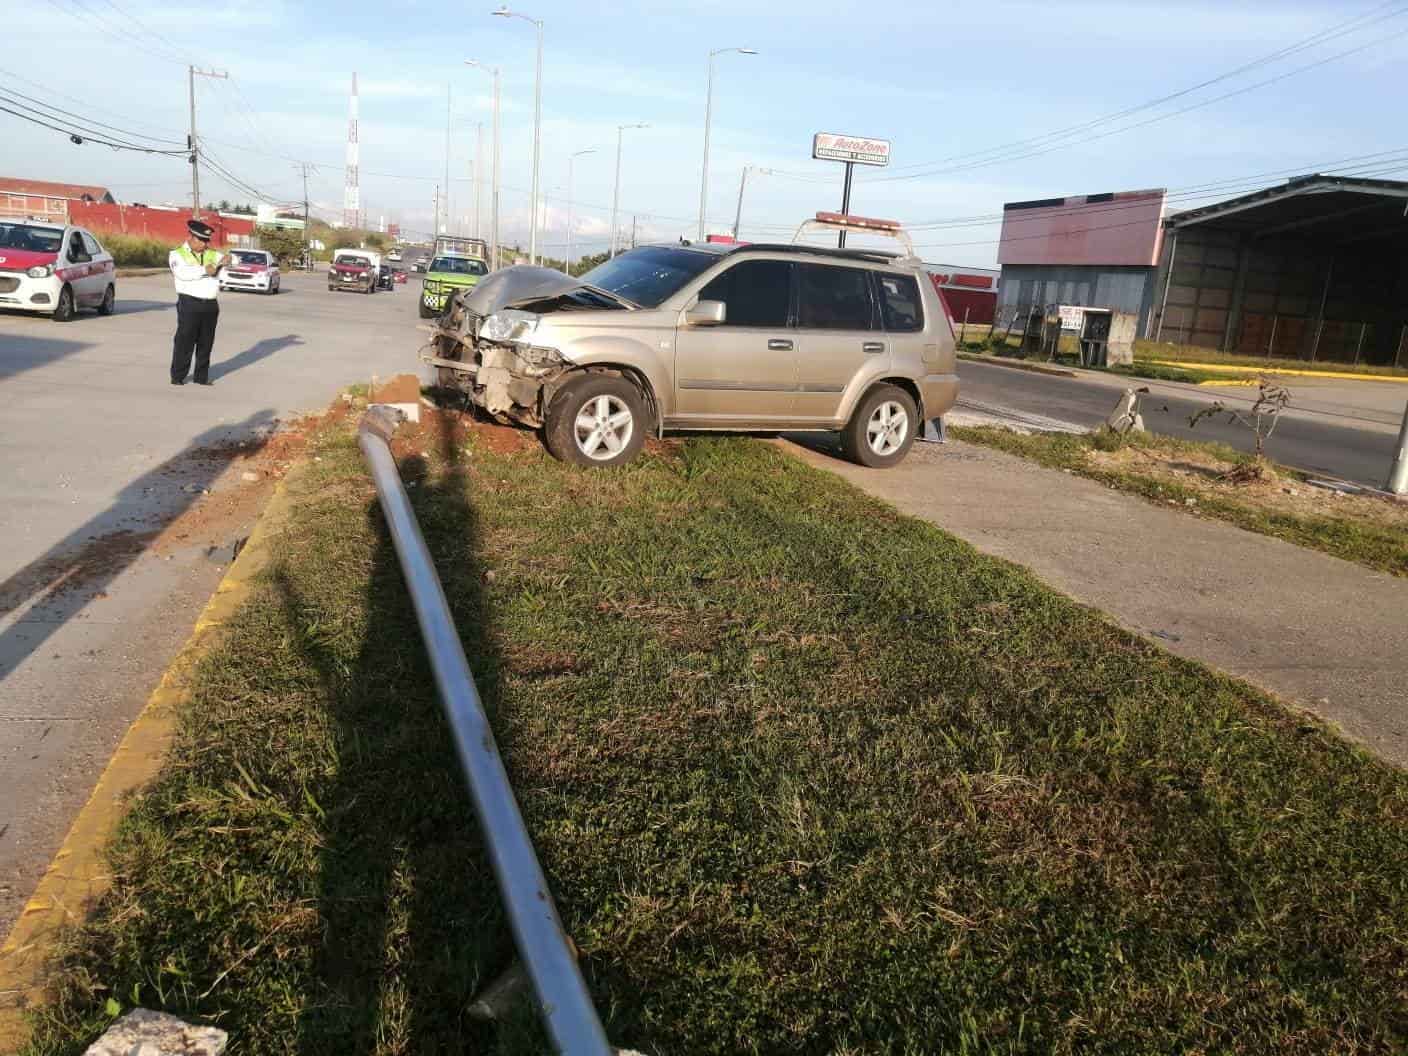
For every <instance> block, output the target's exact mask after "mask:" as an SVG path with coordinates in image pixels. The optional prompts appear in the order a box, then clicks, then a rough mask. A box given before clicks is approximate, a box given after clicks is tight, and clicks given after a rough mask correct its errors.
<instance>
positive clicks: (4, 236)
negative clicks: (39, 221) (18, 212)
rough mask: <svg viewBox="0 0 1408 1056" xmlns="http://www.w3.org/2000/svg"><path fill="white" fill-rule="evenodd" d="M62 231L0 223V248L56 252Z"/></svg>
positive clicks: (62, 235) (61, 237)
mask: <svg viewBox="0 0 1408 1056" xmlns="http://www.w3.org/2000/svg"><path fill="white" fill-rule="evenodd" d="M63 239H64V233H63V232H62V231H59V230H57V229H55V228H52V227H30V226H29V225H28V224H0V249H27V250H29V251H30V252H31V253H57V252H58V251H59V246H60V245H61V244H62V243H63Z"/></svg>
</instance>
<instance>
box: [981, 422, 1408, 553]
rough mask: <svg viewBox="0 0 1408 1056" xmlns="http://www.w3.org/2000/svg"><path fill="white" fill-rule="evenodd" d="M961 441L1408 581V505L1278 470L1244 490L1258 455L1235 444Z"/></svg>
mask: <svg viewBox="0 0 1408 1056" xmlns="http://www.w3.org/2000/svg"><path fill="white" fill-rule="evenodd" d="M953 435H954V436H955V437H957V438H958V439H960V440H966V441H968V442H969V443H975V444H983V445H985V446H987V447H995V448H997V449H998V450H1000V451H1006V452H1008V453H1009V454H1013V455H1021V456H1022V457H1024V458H1030V459H1032V460H1033V461H1035V462H1039V463H1041V464H1042V465H1044V466H1048V467H1050V468H1052V469H1064V470H1069V471H1070V472H1072V473H1079V474H1080V475H1081V476H1084V477H1089V478H1091V479H1092V480H1098V481H1100V482H1101V483H1102V484H1108V485H1109V486H1110V487H1112V488H1117V489H1119V490H1120V491H1127V492H1131V493H1133V494H1135V495H1142V496H1143V497H1144V498H1146V499H1149V500H1150V501H1152V502H1159V503H1167V504H1169V505H1171V506H1178V507H1181V508H1184V509H1186V510H1187V511H1188V512H1190V513H1193V514H1197V515H1199V516H1204V517H1212V518H1215V519H1217V520H1220V521H1227V522H1228V523H1230V524H1235V525H1236V526H1237V527H1239V528H1245V529H1247V530H1248V531H1252V532H1257V533H1259V534H1261V535H1270V536H1274V537H1275V538H1277V539H1284V540H1285V541H1286V542H1288V543H1295V544H1296V545H1297V546H1304V547H1308V548H1310V549H1312V550H1319V551H1321V552H1322V553H1326V554H1331V555H1333V556H1334V557H1338V558H1342V559H1343V560H1345V561H1353V562H1354V563H1355V564H1359V565H1364V566H1365V567H1367V568H1372V569H1376V570H1378V571H1380V572H1389V573H1391V574H1393V575H1395V576H1408V505H1406V504H1404V503H1401V502H1395V501H1394V500H1392V499H1388V498H1384V497H1381V496H1378V495H1373V494H1368V493H1362V494H1354V493H1344V492H1339V491H1335V490H1332V489H1327V488H1321V487H1316V486H1314V485H1311V484H1308V483H1306V479H1307V478H1306V476H1305V474H1303V473H1298V472H1295V471H1292V470H1287V469H1284V468H1280V467H1274V466H1273V467H1269V468H1268V476H1267V478H1266V479H1265V480H1260V481H1251V482H1242V483H1234V482H1232V481H1231V480H1229V479H1226V477H1227V474H1229V473H1230V472H1232V470H1234V469H1235V468H1236V467H1238V466H1240V465H1242V464H1243V463H1245V462H1246V461H1247V460H1248V457H1249V456H1247V455H1245V454H1243V453H1241V452H1238V451H1236V450H1234V449H1232V448H1230V447H1228V446H1226V445H1225V444H1218V443H1202V442H1198V441H1190V440H1178V439H1175V438H1173V437H1168V436H1156V435H1154V434H1152V433H1135V434H1131V435H1130V436H1128V437H1125V438H1124V439H1120V438H1118V437H1116V436H1115V435H1114V434H1112V433H1110V432H1108V431H1100V432H1094V433H1084V434H1079V435H1075V434H1067V433H1038V434H1035V435H1024V434H1021V433H1016V432H1012V431H1011V430H1009V429H1002V428H997V427H992V426H976V427H957V428H955V429H953Z"/></svg>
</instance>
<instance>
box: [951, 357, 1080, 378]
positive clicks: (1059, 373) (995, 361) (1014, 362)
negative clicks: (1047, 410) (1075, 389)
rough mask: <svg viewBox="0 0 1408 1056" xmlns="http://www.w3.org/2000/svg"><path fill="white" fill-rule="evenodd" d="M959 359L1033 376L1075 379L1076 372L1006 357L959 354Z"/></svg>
mask: <svg viewBox="0 0 1408 1056" xmlns="http://www.w3.org/2000/svg"><path fill="white" fill-rule="evenodd" d="M958 358H959V359H962V360H967V361H968V362H969V363H987V364H989V365H990V366H994V367H1007V368H1008V369H1009V370H1025V371H1029V372H1030V373H1032V374H1050V375H1052V376H1053V377H1057V378H1074V377H1076V376H1077V375H1076V372H1075V371H1074V370H1067V369H1066V368H1065V367H1050V366H1047V365H1046V364H1045V363H1028V362H1026V361H1025V360H1021V359H1007V358H1006V357H1005V356H981V355H978V354H977V353H975V352H959V353H958Z"/></svg>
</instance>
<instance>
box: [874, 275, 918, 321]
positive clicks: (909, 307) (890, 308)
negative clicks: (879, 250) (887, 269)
mask: <svg viewBox="0 0 1408 1056" xmlns="http://www.w3.org/2000/svg"><path fill="white" fill-rule="evenodd" d="M876 278H877V279H879V280H880V316H881V318H882V319H883V320H884V321H885V329H886V330H888V331H890V332H891V333H897V334H912V333H915V332H916V331H919V330H923V329H924V307H923V303H924V302H923V301H921V300H920V299H919V284H918V283H917V282H915V281H914V276H913V275H889V274H882V275H877V276H876Z"/></svg>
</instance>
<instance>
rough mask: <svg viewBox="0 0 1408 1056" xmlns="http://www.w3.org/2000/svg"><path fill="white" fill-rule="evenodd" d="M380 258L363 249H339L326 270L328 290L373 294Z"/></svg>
mask: <svg viewBox="0 0 1408 1056" xmlns="http://www.w3.org/2000/svg"><path fill="white" fill-rule="evenodd" d="M380 267H381V257H380V256H379V255H378V254H376V253H372V252H370V251H369V250H365V249H339V250H338V251H337V252H336V253H334V254H333V257H332V266H331V267H329V268H328V289H329V290H356V291H358V292H361V293H374V292H375V291H376V284H377V272H378V270H379V269H380Z"/></svg>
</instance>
